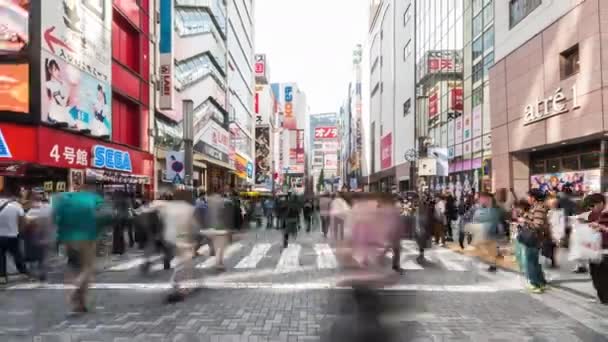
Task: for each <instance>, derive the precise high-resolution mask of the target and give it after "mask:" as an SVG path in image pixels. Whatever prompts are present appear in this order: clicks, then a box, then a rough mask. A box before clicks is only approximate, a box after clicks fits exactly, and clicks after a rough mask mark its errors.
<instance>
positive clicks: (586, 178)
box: [530, 169, 601, 196]
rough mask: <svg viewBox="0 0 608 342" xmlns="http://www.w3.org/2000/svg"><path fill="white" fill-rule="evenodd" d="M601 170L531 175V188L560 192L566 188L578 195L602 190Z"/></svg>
mask: <svg viewBox="0 0 608 342" xmlns="http://www.w3.org/2000/svg"><path fill="white" fill-rule="evenodd" d="M600 178H601V172H600V170H599V169H595V170H586V171H572V172H558V173H547V174H540V175H533V176H531V177H530V188H532V189H540V190H542V191H545V192H549V191H555V192H560V191H563V190H564V189H566V188H569V189H571V190H572V192H573V193H574V194H575V195H577V196H582V195H584V194H589V193H593V192H601V182H600Z"/></svg>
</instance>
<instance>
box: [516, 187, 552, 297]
mask: <svg viewBox="0 0 608 342" xmlns="http://www.w3.org/2000/svg"><path fill="white" fill-rule="evenodd" d="M544 202H545V194H544V192H542V191H541V190H539V189H532V190H530V191H529V192H528V203H529V204H530V210H529V211H528V212H526V213H524V215H523V216H522V217H520V218H519V219H518V223H519V225H520V226H519V227H520V231H519V234H518V237H517V239H518V241H519V242H521V243H522V244H523V245H524V255H525V259H526V275H527V277H528V281H529V282H530V285H529V289H530V290H531V291H532V292H533V293H542V292H544V290H545V289H546V287H547V281H546V280H545V275H544V274H543V268H542V266H541V264H540V262H539V254H540V253H539V250H540V247H541V246H542V244H543V241H544V240H545V239H546V238H547V237H548V236H549V234H548V222H547V207H546V206H545V203H544Z"/></svg>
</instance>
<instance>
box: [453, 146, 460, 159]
mask: <svg viewBox="0 0 608 342" xmlns="http://www.w3.org/2000/svg"><path fill="white" fill-rule="evenodd" d="M454 157H462V144H458V145H455V146H454Z"/></svg>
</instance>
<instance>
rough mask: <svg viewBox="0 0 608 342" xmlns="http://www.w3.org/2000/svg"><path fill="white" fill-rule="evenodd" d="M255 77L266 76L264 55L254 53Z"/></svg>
mask: <svg viewBox="0 0 608 342" xmlns="http://www.w3.org/2000/svg"><path fill="white" fill-rule="evenodd" d="M255 77H266V55H262V54H258V55H255Z"/></svg>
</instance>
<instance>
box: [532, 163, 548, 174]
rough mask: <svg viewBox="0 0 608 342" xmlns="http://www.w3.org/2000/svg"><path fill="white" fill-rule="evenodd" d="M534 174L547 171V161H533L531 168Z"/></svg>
mask: <svg viewBox="0 0 608 342" xmlns="http://www.w3.org/2000/svg"><path fill="white" fill-rule="evenodd" d="M530 171H531V172H530V173H532V174H533V175H539V174H543V173H545V161H544V160H536V161H534V162H532V167H531V170H530Z"/></svg>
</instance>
